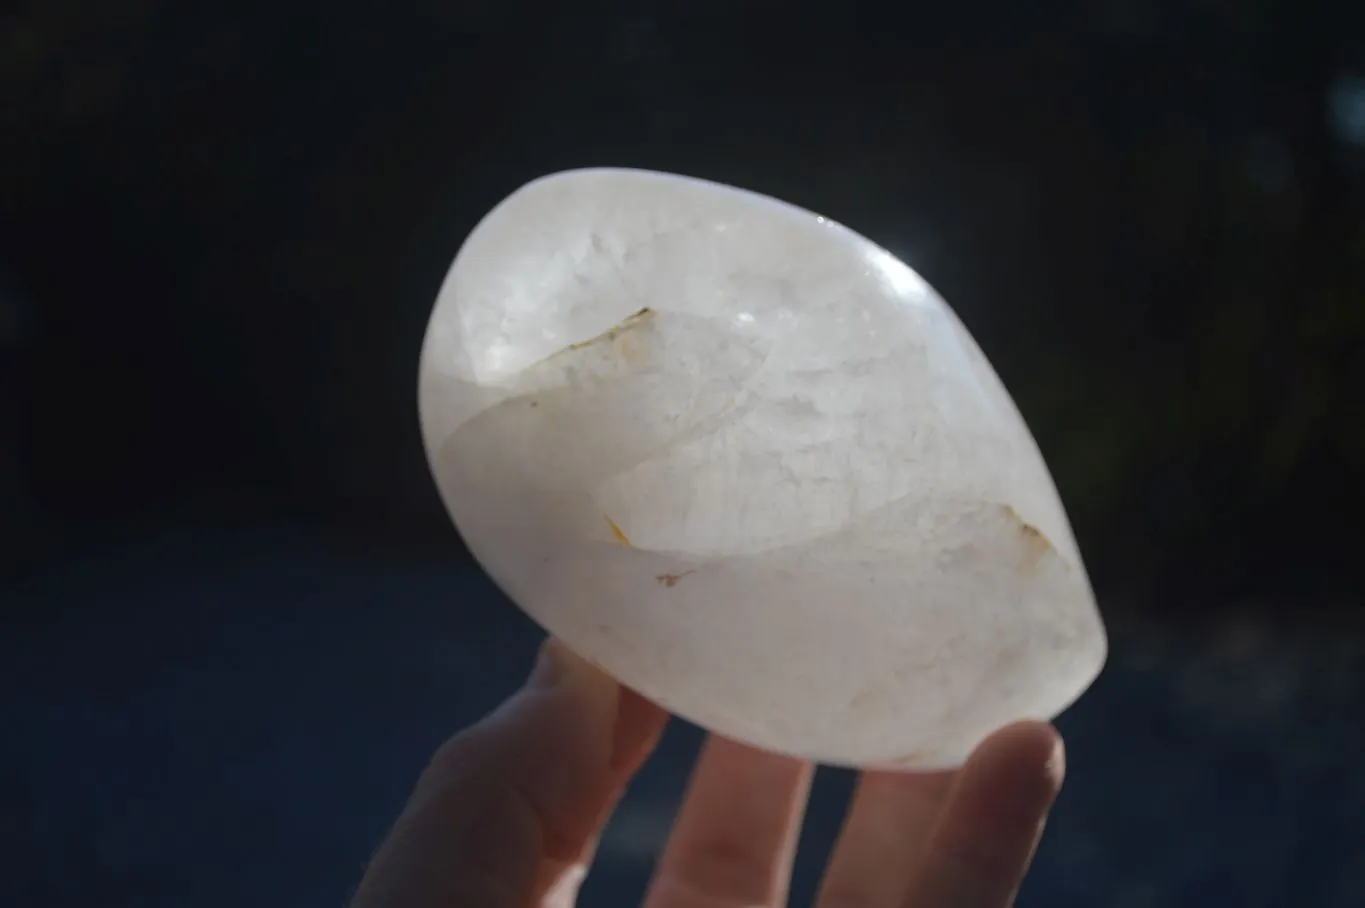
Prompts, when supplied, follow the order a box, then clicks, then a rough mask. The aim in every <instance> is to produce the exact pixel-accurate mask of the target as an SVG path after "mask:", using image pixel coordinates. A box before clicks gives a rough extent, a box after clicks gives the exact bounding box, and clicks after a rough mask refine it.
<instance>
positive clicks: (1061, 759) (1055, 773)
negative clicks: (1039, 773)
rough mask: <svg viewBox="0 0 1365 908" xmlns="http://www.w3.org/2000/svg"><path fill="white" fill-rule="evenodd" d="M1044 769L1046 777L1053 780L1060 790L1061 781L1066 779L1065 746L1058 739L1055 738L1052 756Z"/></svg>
mask: <svg viewBox="0 0 1365 908" xmlns="http://www.w3.org/2000/svg"><path fill="white" fill-rule="evenodd" d="M1046 768H1047V774H1048V777H1049V778H1051V779H1052V780H1053V783H1054V784H1055V785H1056V786H1057V787H1058V788H1061V787H1062V781H1063V780H1064V779H1065V778H1066V744H1065V743H1063V741H1062V739H1061V738H1060V737H1058V738H1057V743H1056V744H1055V745H1053V748H1052V756H1050V757H1048V759H1047V765H1046Z"/></svg>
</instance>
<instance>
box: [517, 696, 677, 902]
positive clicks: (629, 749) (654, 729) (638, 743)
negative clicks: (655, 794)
mask: <svg viewBox="0 0 1365 908" xmlns="http://www.w3.org/2000/svg"><path fill="white" fill-rule="evenodd" d="M620 698H621V699H620V701H619V704H618V706H617V714H616V733H615V738H616V742H615V746H614V748H613V754H612V761H611V766H610V769H609V771H608V779H607V782H606V785H605V796H604V797H603V798H602V802H601V805H600V807H599V809H598V812H597V818H596V820H595V821H594V822H593V823H592V824H591V826H590V829H591V832H590V834H589V836H588V837H587V839H586V840H585V841H584V842H582V843H581V845H580V846H579V847H578V849H577V854H576V855H574V856H572V857H570V858H555V857H547V858H546V859H545V860H543V861H542V862H541V868H540V874H539V876H540V878H541V880H542V885H541V887H539V888H540V890H543V891H544V893H545V894H544V895H543V896H542V897H541V899H540V904H541V906H542V908H568V906H571V905H573V904H574V900H575V899H576V898H577V895H578V888H579V886H580V885H581V884H582V882H583V879H584V877H586V876H587V872H588V866H589V865H590V864H591V863H592V859H593V855H594V853H595V852H596V850H597V845H598V842H599V840H600V838H601V833H602V829H603V828H604V827H605V826H606V825H607V821H608V820H610V819H611V815H612V813H613V812H615V810H616V807H617V805H618V804H619V803H620V801H621V798H622V796H623V795H624V794H625V792H626V786H627V785H628V784H629V782H630V779H631V778H632V777H633V776H634V775H635V774H636V772H638V771H639V769H640V767H641V765H643V764H644V762H645V760H646V759H647V758H648V757H649V755H650V753H652V752H653V750H654V747H655V745H656V744H658V743H659V738H660V736H661V735H662V734H663V730H664V725H665V724H666V723H667V721H668V714H667V713H666V712H664V711H663V710H662V709H660V708H659V707H658V706H656V705H654V704H653V703H652V702H650V701H649V700H646V699H645V698H644V697H642V696H640V695H639V694H637V693H635V691H633V690H630V689H629V688H624V687H623V688H621V693H620Z"/></svg>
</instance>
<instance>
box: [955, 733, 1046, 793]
mask: <svg viewBox="0 0 1365 908" xmlns="http://www.w3.org/2000/svg"><path fill="white" fill-rule="evenodd" d="M967 765H968V766H969V767H970V766H974V765H975V766H981V767H988V768H990V771H991V773H992V774H993V775H999V774H1002V773H1003V774H1005V775H1008V776H1011V777H1014V778H1015V779H1017V780H1018V781H1019V782H1024V781H1026V780H1029V779H1032V780H1035V784H1037V781H1039V780H1040V781H1041V783H1042V784H1043V785H1044V786H1045V787H1046V788H1047V789H1050V790H1051V791H1052V793H1053V794H1054V795H1055V794H1056V792H1057V790H1059V789H1060V788H1061V786H1062V781H1063V779H1064V778H1065V777H1066V747H1065V745H1064V743H1063V741H1062V736H1061V735H1060V734H1059V733H1058V732H1057V729H1056V728H1054V727H1053V726H1052V725H1051V724H1049V723H1047V722H1038V721H1033V720H1027V721H1022V722H1015V723H1013V724H1011V725H1007V726H1005V727H1004V728H1002V729H1000V730H999V731H997V732H995V733H994V734H992V735H991V736H990V737H988V738H987V739H986V740H985V741H983V742H982V744H981V746H980V747H978V748H977V750H976V752H975V753H973V754H972V756H971V757H970V758H969V759H968V761H967Z"/></svg>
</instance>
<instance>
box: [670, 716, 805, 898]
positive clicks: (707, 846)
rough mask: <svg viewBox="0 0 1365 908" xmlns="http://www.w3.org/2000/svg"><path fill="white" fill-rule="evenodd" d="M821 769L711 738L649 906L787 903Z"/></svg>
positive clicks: (693, 775)
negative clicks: (805, 816) (803, 819)
mask: <svg viewBox="0 0 1365 908" xmlns="http://www.w3.org/2000/svg"><path fill="white" fill-rule="evenodd" d="M814 771H815V770H814V767H812V766H811V764H809V763H806V762H804V761H802V760H796V759H792V758H790V757H780V756H777V755H776V754H771V753H766V752H764V751H760V750H755V749H753V748H751V747H746V746H744V745H742V744H738V743H736V742H734V741H729V740H727V739H725V738H721V737H717V736H712V737H711V738H709V739H708V740H707V742H706V745H705V746H704V748H703V749H702V754H701V757H700V758H699V759H698V761H697V766H696V768H695V769H694V770H693V773H692V781H691V783H690V785H689V786H688V792H687V797H686V798H685V799H684V801H683V807H682V811H681V812H680V813H679V815H678V821H677V824H676V825H675V827H674V830H673V835H672V837H671V838H670V840H669V843H668V846H667V848H665V850H664V854H663V857H662V859H661V860H660V862H659V868H658V871H657V872H656V875H655V879H654V882H653V883H652V884H651V886H650V891H649V895H648V897H647V899H646V902H645V904H646V908H763V906H778V905H782V904H784V903H785V901H786V897H787V888H788V886H789V884H790V879H791V866H792V858H793V857H794V856H795V852H796V840H797V835H798V833H799V832H800V829H801V817H802V814H803V813H804V812H805V808H806V799H807V797H808V795H809V793H810V783H811V778H812V776H813V775H814Z"/></svg>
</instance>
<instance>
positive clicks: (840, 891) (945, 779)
mask: <svg viewBox="0 0 1365 908" xmlns="http://www.w3.org/2000/svg"><path fill="white" fill-rule="evenodd" d="M953 775H954V774H953V773H952V772H933V773H913V774H911V773H897V772H868V773H864V774H863V776H862V777H861V778H860V779H859V780H858V787H857V789H856V790H855V791H854V793H853V800H852V802H851V803H850V805H849V810H848V816H847V817H846V819H845V820H844V828H843V831H842V832H840V834H839V840H838V842H837V843H835V846H834V853H833V854H832V855H831V856H830V862H829V867H828V869H827V870H826V871H825V878H824V880H823V881H822V882H821V884H820V897H819V899H818V900H817V904H818V905H820V908H853V906H857V908H896V906H897V905H900V904H901V901H902V900H903V899H904V898H905V892H906V890H907V889H908V888H909V886H910V882H911V879H912V878H913V875H914V870H915V859H916V857H917V856H918V855H919V854H920V853H921V852H922V851H923V850H924V847H925V843H926V842H927V841H928V839H929V834H930V832H931V831H932V830H933V827H934V823H935V821H936V820H937V819H938V816H939V814H940V813H941V811H942V808H943V804H944V802H945V801H946V799H947V796H948V789H949V787H950V785H951V784H952V781H953Z"/></svg>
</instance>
